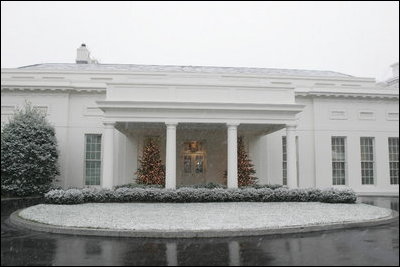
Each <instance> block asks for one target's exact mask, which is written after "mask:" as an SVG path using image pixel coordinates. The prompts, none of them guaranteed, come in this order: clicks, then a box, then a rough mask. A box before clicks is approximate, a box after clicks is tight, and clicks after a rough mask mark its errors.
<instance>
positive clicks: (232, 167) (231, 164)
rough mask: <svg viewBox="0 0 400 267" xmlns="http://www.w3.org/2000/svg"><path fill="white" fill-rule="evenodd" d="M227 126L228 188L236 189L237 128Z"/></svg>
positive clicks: (230, 125) (233, 125) (235, 125)
mask: <svg viewBox="0 0 400 267" xmlns="http://www.w3.org/2000/svg"><path fill="white" fill-rule="evenodd" d="M238 125H239V124H237V123H236V124H228V188H238V164H237V127H238Z"/></svg>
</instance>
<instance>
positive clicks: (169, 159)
mask: <svg viewBox="0 0 400 267" xmlns="http://www.w3.org/2000/svg"><path fill="white" fill-rule="evenodd" d="M165 124H166V125H167V147H166V153H165V154H166V160H165V188H166V189H175V188H176V125H177V124H178V123H165Z"/></svg>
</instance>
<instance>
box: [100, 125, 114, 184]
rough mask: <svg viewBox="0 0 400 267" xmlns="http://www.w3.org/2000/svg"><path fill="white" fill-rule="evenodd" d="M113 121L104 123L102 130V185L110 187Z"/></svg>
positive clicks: (112, 174)
mask: <svg viewBox="0 0 400 267" xmlns="http://www.w3.org/2000/svg"><path fill="white" fill-rule="evenodd" d="M114 126H115V123H114V122H105V123H104V132H103V146H104V148H103V173H102V180H101V181H102V187H103V188H108V189H111V188H112V187H113V186H114V182H113V181H114V166H113V165H114Z"/></svg>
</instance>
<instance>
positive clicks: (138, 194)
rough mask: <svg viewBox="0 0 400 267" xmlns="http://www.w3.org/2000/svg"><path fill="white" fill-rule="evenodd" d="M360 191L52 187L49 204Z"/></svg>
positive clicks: (303, 196)
mask: <svg viewBox="0 0 400 267" xmlns="http://www.w3.org/2000/svg"><path fill="white" fill-rule="evenodd" d="M356 199H357V196H356V194H355V193H354V191H353V190H351V189H333V188H329V189H316V188H308V189H288V188H286V187H281V188H277V189H275V190H273V189H270V188H259V189H256V188H243V189H222V188H215V189H206V188H197V189H196V188H179V189H176V190H171V189H160V188H126V187H125V188H118V189H115V190H106V189H93V188H84V189H68V190H52V191H50V192H48V193H47V194H45V201H46V203H48V204H82V203H89V202H91V203H105V202H120V203H123V202H160V203H163V202H173V203H190V202H325V203H355V202H356Z"/></svg>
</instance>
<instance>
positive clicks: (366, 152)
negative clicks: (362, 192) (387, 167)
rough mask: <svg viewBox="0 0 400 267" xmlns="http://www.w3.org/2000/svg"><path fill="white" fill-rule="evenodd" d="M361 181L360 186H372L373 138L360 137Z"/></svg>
mask: <svg viewBox="0 0 400 267" xmlns="http://www.w3.org/2000/svg"><path fill="white" fill-rule="evenodd" d="M360 148H361V180H362V184H374V176H375V169H374V168H375V162H374V138H373V137H361V138H360Z"/></svg>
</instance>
